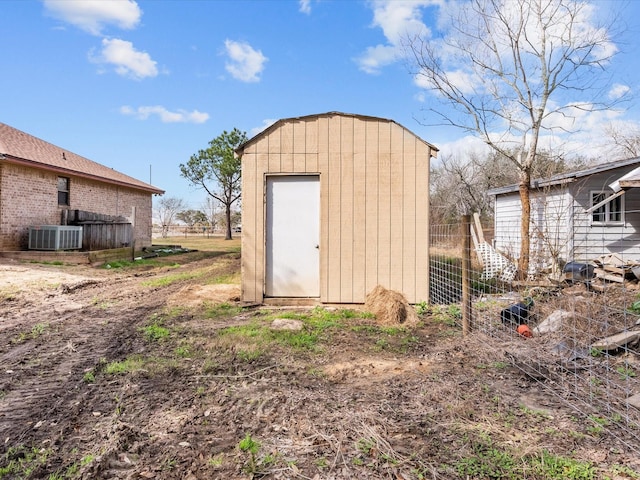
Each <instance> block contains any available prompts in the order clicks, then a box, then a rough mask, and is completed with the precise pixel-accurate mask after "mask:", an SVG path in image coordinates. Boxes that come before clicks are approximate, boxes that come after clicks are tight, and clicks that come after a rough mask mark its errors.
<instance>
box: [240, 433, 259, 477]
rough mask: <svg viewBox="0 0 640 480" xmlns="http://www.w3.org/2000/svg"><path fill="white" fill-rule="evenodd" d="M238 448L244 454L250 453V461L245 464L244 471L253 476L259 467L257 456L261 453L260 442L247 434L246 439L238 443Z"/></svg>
mask: <svg viewBox="0 0 640 480" xmlns="http://www.w3.org/2000/svg"><path fill="white" fill-rule="evenodd" d="M238 448H239V449H240V451H242V452H247V453H249V460H248V462H247V463H246V464H245V467H244V471H245V473H248V474H250V475H253V474H254V473H255V472H256V470H257V467H258V464H257V462H256V455H257V454H258V452H259V451H260V442H258V441H256V440H254V439H253V437H251V434H249V433H247V434H246V435H245V437H244V438H243V439H242V440H240V442H239V443H238Z"/></svg>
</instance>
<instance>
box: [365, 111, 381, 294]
mask: <svg viewBox="0 0 640 480" xmlns="http://www.w3.org/2000/svg"><path fill="white" fill-rule="evenodd" d="M378 129H379V123H378V122H371V121H369V122H366V143H365V171H364V174H363V176H364V179H365V183H366V196H367V197H366V201H365V202H364V203H365V214H364V222H365V237H366V238H365V247H364V249H365V256H366V258H365V271H366V273H365V275H366V284H365V293H369V292H371V291H372V290H373V289H374V288H375V287H376V285H378V283H379V279H378V251H379V250H378V249H379V243H378V225H379V222H380V216H379V214H378V211H379V198H380V187H379V184H378V178H379V165H378V160H377V159H378V156H379V151H380V144H379V142H378V139H379V135H378Z"/></svg>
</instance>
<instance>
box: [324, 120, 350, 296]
mask: <svg viewBox="0 0 640 480" xmlns="http://www.w3.org/2000/svg"><path fill="white" fill-rule="evenodd" d="M339 125H340V137H339V138H340V144H339V151H338V152H337V153H338V155H339V160H338V162H339V165H340V182H339V185H340V206H339V208H340V224H339V225H336V227H337V228H335V229H334V228H331V226H330V227H329V230H330V231H332V232H333V231H340V269H339V272H334V273H333V275H339V278H340V301H341V302H346V303H351V302H353V254H354V248H353V243H354V238H353V234H354V231H353V225H354V182H355V176H354V168H353V152H354V145H353V129H354V120H353V118H352V117H345V118H341V119H340V123H339Z"/></svg>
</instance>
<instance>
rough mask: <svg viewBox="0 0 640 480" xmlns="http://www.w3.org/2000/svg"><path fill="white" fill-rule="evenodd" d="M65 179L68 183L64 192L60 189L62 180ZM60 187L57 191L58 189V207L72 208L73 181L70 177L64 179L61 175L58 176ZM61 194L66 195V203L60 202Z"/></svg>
mask: <svg viewBox="0 0 640 480" xmlns="http://www.w3.org/2000/svg"><path fill="white" fill-rule="evenodd" d="M61 179H64V180H65V183H66V187H67V189H66V190H62V189H60V180H61ZM57 181H58V185H57V189H58V206H60V207H70V206H71V179H70V178H69V177H63V176H61V175H59V176H58V179H57ZM60 194H64V196H65V197H66V198H65V200H66V203H64V202H61V201H60Z"/></svg>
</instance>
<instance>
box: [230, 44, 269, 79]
mask: <svg viewBox="0 0 640 480" xmlns="http://www.w3.org/2000/svg"><path fill="white" fill-rule="evenodd" d="M224 46H225V53H226V54H227V56H228V57H229V60H230V61H229V62H227V63H226V65H225V68H226V69H227V72H229V73H230V74H231V75H232V76H233V78H235V79H237V80H240V81H242V82H248V83H251V82H259V81H260V74H261V73H262V70H264V64H265V63H266V62H267V60H269V59H268V58H267V57H265V56H264V55H263V54H262V52H261V51H260V50H254V49H253V47H251V45H249V44H248V43H245V42H234V41H233V40H225V42H224Z"/></svg>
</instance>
